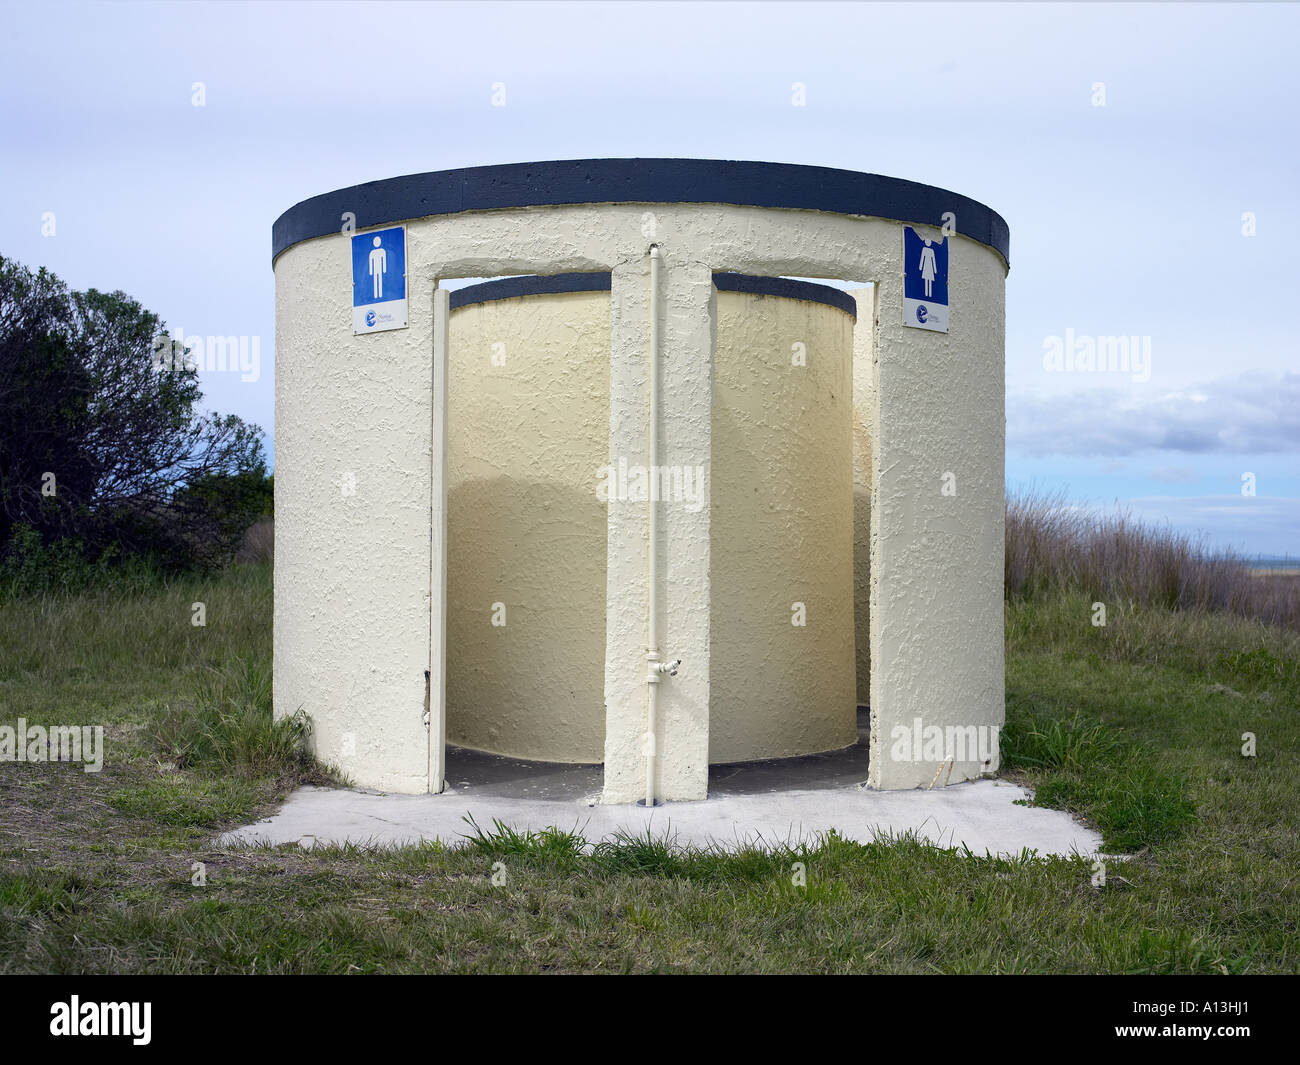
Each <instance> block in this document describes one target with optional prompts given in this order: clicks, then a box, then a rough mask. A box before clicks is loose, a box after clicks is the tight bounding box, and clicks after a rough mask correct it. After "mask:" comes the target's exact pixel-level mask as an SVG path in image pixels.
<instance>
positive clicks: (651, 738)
mask: <svg viewBox="0 0 1300 1065" xmlns="http://www.w3.org/2000/svg"><path fill="white" fill-rule="evenodd" d="M647 372H648V373H649V376H650V433H649V444H648V447H647V450H648V451H649V458H648V460H647V461H648V464H649V467H650V469H649V474H650V484H651V486H652V487H653V485H654V484H655V480H656V473H655V471H656V469H657V467H658V465H659V245H658V244H651V245H650V361H649V368H648V371H647ZM647 495H648V496H649V499H648V500H647V504H646V505H647V506H648V507H649V508H650V513H649V519H648V523H649V535H650V547H649V556H648V560H647V561H648V567H647V576H648V580H649V596H648V598H649V609H650V618H649V624H648V626H647V628H648V630H649V640H648V642H649V646H648V647H647V648H646V735H647V746H646V760H645V804H646V808H647V809H649V808H650V807H652V806H654V804H655V761H656V755H657V753H658V751H657V745H658V742H659V737H658V734H657V722H656V720H655V718H656V711H657V709H658V706H657V704H658V692H659V557H658V556H659V552H658V546H659V505H658V503H657V502H656V500H655V499H654V492H653V491H650V492H648V493H647Z"/></svg>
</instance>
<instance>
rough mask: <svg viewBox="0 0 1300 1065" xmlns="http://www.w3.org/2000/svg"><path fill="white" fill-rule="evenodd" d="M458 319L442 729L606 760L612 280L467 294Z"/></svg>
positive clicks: (534, 751) (487, 743)
mask: <svg viewBox="0 0 1300 1065" xmlns="http://www.w3.org/2000/svg"><path fill="white" fill-rule="evenodd" d="M450 326H451V329H450V340H451V343H450V346H449V360H448V362H449V365H448V374H449V382H448V388H447V400H448V418H447V526H448V541H447V739H448V741H449V742H451V743H455V744H460V745H463V746H466V747H474V748H477V749H479V750H485V751H493V752H496V753H499V754H508V755H515V756H518V757H525V758H537V759H542V760H545V761H555V762H599V761H600V760H601V758H602V757H603V756H604V750H605V526H606V520H605V508H604V506H603V505H602V504H601V502H600V501H599V500H598V499H597V497H596V471H597V470H598V469H599V468H600V467H601V466H602V465H604V464H605V462H606V458H605V456H606V454H607V452H608V450H609V293H608V292H568V293H562V294H553V295H527V296H520V297H517V298H515V299H507V300H493V301H491V302H487V303H475V304H470V305H467V306H464V307H459V308H457V309H456V310H454V311H452V312H451V319H450ZM494 359H495V360H496V361H495V362H494ZM497 604H500V606H497ZM502 620H504V622H505V623H504V624H494V621H495V622H500V621H502Z"/></svg>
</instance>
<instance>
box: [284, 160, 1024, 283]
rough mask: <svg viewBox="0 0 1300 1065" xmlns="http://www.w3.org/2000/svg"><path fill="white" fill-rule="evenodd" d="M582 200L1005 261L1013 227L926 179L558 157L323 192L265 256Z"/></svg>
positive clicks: (306, 203)
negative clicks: (949, 219)
mask: <svg viewBox="0 0 1300 1065" xmlns="http://www.w3.org/2000/svg"><path fill="white" fill-rule="evenodd" d="M582 203H725V204H732V205H736V206H748V207H785V208H793V209H799V210H808V211H827V212H830V213H832V214H847V215H866V216H869V217H874V218H889V219H893V220H895V221H899V222H912V223H918V224H921V225H931V226H941V225H942V224H943V217H944V215H945V214H946V213H947V212H952V214H954V215H955V216H956V219H957V222H956V225H957V231H958V232H959V233H961V234H962V235H963V236H966V237H970V238H971V239H972V240H976V241H979V242H980V243H981V244H985V245H987V246H988V247H990V248H992V249H993V250H994V251H996V252H998V253H999V254H1000V255H1001V256H1002V258H1003V259H1004V260H1006V262H1007V264H1008V266H1009V265H1010V262H1011V255H1010V251H1011V233H1010V230H1009V229H1008V228H1007V223H1006V221H1005V220H1004V219H1003V218H1002V216H1001V215H1000V214H998V213H997V212H996V211H994V210H992V209H991V208H988V207H985V206H984V205H983V204H982V203H978V202H977V201H975V200H972V199H970V198H969V197H967V196H961V195H959V194H957V193H955V192H947V191H945V190H943V189H939V188H935V187H934V186H933V185H921V184H918V183H917V182H915V181H904V180H903V179H901V178H892V177H884V176H882V175H880V174H860V173H858V172H857V171H854V170H837V169H834V168H832V167H826V166H802V165H799V164H795V163H757V162H742V161H733V160H724V159H562V160H556V161H552V162H538V163H507V164H504V165H500V166H471V167H464V168H462V169H459V170H436V171H433V172H431V173H428V174H409V175H407V176H405V177H395V178H387V179H385V180H383V181H369V182H367V183H366V184H364V185H354V186H352V187H351V188H347V189H338V190H336V191H334V192H326V193H322V194H321V195H319V196H313V197H312V198H311V199H308V200H303V201H302V202H301V203H299V204H295V205H294V206H293V207H290V208H289V209H288V210H287V211H285V212H284V214H282V215H281V216H280V217H279V218H278V219H276V221H275V225H274V226H272V228H271V260H272V262H274V261H275V257H276V256H277V255H279V254H280V253H281V252H282V251H284V250H285V249H286V248H289V247H292V246H293V245H294V244H297V243H299V242H300V241H304V240H311V239H312V238H313V237H324V236H328V235H331V234H334V233H339V232H341V231H342V226H343V220H344V216H345V215H346V214H347V213H349V212H350V213H351V214H352V215H353V216H355V219H356V226H357V228H358V229H370V228H372V227H374V226H380V225H390V224H392V223H396V222H404V221H407V220H410V219H414V218H425V217H427V216H429V215H440V214H458V213H459V212H461V211H492V210H499V209H502V208H508V207H539V206H547V205H553V204H582Z"/></svg>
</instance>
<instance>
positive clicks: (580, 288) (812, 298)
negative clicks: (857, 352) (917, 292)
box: [448, 274, 858, 318]
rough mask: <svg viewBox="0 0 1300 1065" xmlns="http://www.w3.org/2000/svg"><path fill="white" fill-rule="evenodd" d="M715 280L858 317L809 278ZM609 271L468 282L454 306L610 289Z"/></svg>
mask: <svg viewBox="0 0 1300 1065" xmlns="http://www.w3.org/2000/svg"><path fill="white" fill-rule="evenodd" d="M713 283H714V285H716V286H717V287H718V289H719V290H720V291H723V292H752V293H756V294H758V295H761V296H780V297H784V298H785V299H792V300H807V301H809V302H811V303H824V304H825V305H826V306H828V307H835V308H837V309H839V310H841V311H845V312H847V313H848V314H851V315H853V317H855V318H856V317H857V314H858V301H857V300H855V299H854V298H853V297H852V296H850V295H849V294H848V293H847V292H843V291H841V290H840V289H837V288H831V287H830V286H829V285H817V284H813V283H812V282H810V281H792V280H790V279H789V278H786V277H751V276H750V275H748V274H714V275H713ZM609 290H610V280H609V274H550V275H548V276H540V275H537V274H528V275H526V276H523V277H502V278H498V279H496V280H493V281H483V282H481V283H480V284H477V285H466V286H465V287H464V288H458V289H455V290H453V291H452V292H451V294H450V296H449V299H448V302H449V304H450V307H451V310H453V311H454V310H456V309H457V308H458V307H468V306H471V305H473V304H476V303H489V302H491V301H493V300H512V299H515V298H516V297H519V296H543V295H553V294H555V293H560V292H608V291H609Z"/></svg>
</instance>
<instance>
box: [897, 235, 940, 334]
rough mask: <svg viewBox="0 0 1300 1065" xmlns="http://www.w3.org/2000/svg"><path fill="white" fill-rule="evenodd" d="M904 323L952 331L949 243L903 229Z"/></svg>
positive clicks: (917, 327)
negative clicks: (949, 311)
mask: <svg viewBox="0 0 1300 1065" xmlns="http://www.w3.org/2000/svg"><path fill="white" fill-rule="evenodd" d="M903 324H904V325H910V326H911V327H912V328H913V329H932V330H934V331H935V332H936V333H946V332H948V241H947V239H943V240H935V239H934V238H933V237H923V236H922V235H921V234H920V233H918V232H917V231H916V230H915V229H913V228H912V227H911V226H904V227H903Z"/></svg>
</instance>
